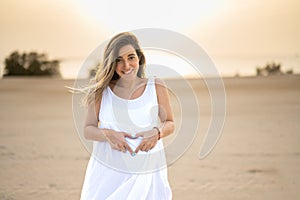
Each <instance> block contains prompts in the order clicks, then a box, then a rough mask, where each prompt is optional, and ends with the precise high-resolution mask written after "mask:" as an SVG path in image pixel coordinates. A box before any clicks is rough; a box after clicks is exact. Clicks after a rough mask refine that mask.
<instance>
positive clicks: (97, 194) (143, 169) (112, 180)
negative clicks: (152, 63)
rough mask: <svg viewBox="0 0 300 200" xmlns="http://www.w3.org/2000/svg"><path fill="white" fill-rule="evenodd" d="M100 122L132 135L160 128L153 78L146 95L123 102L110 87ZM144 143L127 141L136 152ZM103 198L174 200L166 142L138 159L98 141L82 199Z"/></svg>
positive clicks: (102, 106)
mask: <svg viewBox="0 0 300 200" xmlns="http://www.w3.org/2000/svg"><path fill="white" fill-rule="evenodd" d="M99 120H100V128H109V129H113V130H116V131H124V132H127V133H130V134H132V133H133V134H136V133H138V132H141V131H144V130H149V129H152V128H153V127H154V126H157V125H158V106H157V96H156V90H155V80H154V79H153V78H149V80H148V82H147V86H146V88H145V90H144V92H143V94H142V95H141V96H140V97H138V98H136V99H133V100H126V99H122V98H120V97H118V96H117V95H116V94H115V93H114V92H113V91H112V90H111V89H110V88H109V87H107V88H106V89H105V90H104V91H103V95H102V100H101V108H100V112H99ZM141 140H142V138H137V139H129V138H126V141H127V143H128V144H129V145H130V147H131V148H132V150H133V151H134V150H135V149H136V147H137V146H138V145H139V143H140V142H141ZM102 199H109V200H123V199H128V200H143V199H147V200H152V199H154V200H159V199H162V200H168V199H172V192H171V189H170V186H169V183H168V179H167V168H166V161H165V153H164V149H163V143H162V141H161V140H159V141H158V143H157V144H156V146H155V147H154V148H153V149H152V150H150V151H149V152H141V151H140V152H138V154H137V155H136V156H131V155H130V154H129V153H128V152H126V153H123V152H120V151H117V150H114V149H112V148H111V147H110V145H109V143H108V142H96V141H94V143H93V153H92V156H91V158H90V160H89V163H88V167H87V171H86V175H85V180H84V184H83V188H82V192H81V200H102Z"/></svg>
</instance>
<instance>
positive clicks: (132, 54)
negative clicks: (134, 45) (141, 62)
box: [127, 53, 135, 57]
mask: <svg viewBox="0 0 300 200" xmlns="http://www.w3.org/2000/svg"><path fill="white" fill-rule="evenodd" d="M129 56H135V54H134V53H131V54H129V55H128V56H127V57H129Z"/></svg>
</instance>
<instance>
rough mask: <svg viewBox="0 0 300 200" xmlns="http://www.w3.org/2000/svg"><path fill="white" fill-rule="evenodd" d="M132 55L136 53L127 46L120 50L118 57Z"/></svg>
mask: <svg viewBox="0 0 300 200" xmlns="http://www.w3.org/2000/svg"><path fill="white" fill-rule="evenodd" d="M132 53H134V54H135V53H136V51H135V49H134V48H133V46H132V45H130V44H128V45H125V46H123V47H121V48H120V50H119V53H118V56H126V55H129V54H132Z"/></svg>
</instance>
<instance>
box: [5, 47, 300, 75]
mask: <svg viewBox="0 0 300 200" xmlns="http://www.w3.org/2000/svg"><path fill="white" fill-rule="evenodd" d="M146 54H147V55H146V58H147V65H146V75H149V76H152V75H153V76H157V77H161V78H178V77H206V76H207V77H210V76H212V77H214V76H219V77H237V76H239V77H246V76H256V69H257V68H264V67H265V66H266V65H267V64H271V63H275V64H280V65H281V71H282V72H283V73H286V72H287V71H291V70H292V72H293V74H300V55H293V56H211V57H209V58H210V63H209V64H208V65H203V66H199V65H198V66H195V63H193V62H189V61H187V60H185V59H184V58H181V57H178V56H176V55H170V54H165V55H164V54H162V53H161V52H160V53H159V54H157V53H155V52H147V53H146ZM205 59H207V58H205ZM97 65H99V60H98V59H91V58H89V59H85V58H76V59H62V61H61V63H60V72H61V75H62V78H63V79H84V78H88V77H89V74H90V71H91V69H94V68H96V67H97ZM1 68H2V69H1V70H0V77H2V75H3V71H4V70H3V68H4V66H3V65H1ZM211 69H213V70H211Z"/></svg>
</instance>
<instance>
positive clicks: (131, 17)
mask: <svg viewBox="0 0 300 200" xmlns="http://www.w3.org/2000/svg"><path fill="white" fill-rule="evenodd" d="M79 2H80V3H79V4H78V5H79V9H80V10H81V12H83V14H84V15H86V16H88V18H89V20H95V21H96V22H97V24H99V25H100V24H101V25H102V26H105V27H107V28H108V29H110V30H109V31H112V32H119V31H124V30H132V29H137V28H143V27H155V28H165V29H171V30H175V31H180V30H183V29H185V28H187V27H190V26H192V25H194V26H195V25H197V24H199V23H201V22H202V23H209V20H210V19H211V18H213V17H214V16H217V15H218V13H219V12H221V11H222V10H223V9H224V8H225V7H226V4H225V0H199V1H190V0H187V1H182V0H172V1H161V0H152V1H143V2H141V1H139V0H131V1H117V0H110V1H108V0H107V1H98V0H79Z"/></svg>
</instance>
